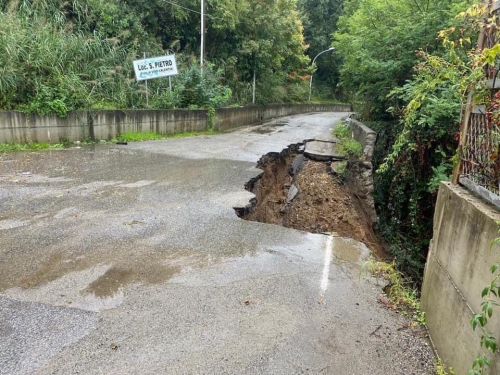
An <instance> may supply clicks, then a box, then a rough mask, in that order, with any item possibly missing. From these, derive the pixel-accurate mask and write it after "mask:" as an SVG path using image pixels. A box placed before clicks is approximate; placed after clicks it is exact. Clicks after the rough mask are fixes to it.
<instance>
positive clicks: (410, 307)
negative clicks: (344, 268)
mask: <svg viewBox="0 0 500 375" xmlns="http://www.w3.org/2000/svg"><path fill="white" fill-rule="evenodd" d="M361 272H369V273H370V274H372V275H373V276H375V277H376V278H383V279H384V280H386V281H387V282H388V284H387V286H386V287H384V292H385V293H386V294H387V297H388V298H389V300H390V301H391V302H392V304H393V305H394V307H395V308H396V309H398V310H399V311H401V312H402V313H403V314H404V315H406V316H408V317H410V318H412V320H413V322H414V324H415V325H425V313H424V312H423V311H422V310H421V309H420V301H419V299H418V292H417V289H415V288H414V287H413V286H412V283H411V281H408V280H406V279H405V277H404V275H403V274H402V273H401V272H400V271H398V270H397V268H396V262H395V261H392V262H391V263H387V262H381V261H377V260H374V259H370V260H367V261H366V262H364V263H363V265H362V266H361Z"/></svg>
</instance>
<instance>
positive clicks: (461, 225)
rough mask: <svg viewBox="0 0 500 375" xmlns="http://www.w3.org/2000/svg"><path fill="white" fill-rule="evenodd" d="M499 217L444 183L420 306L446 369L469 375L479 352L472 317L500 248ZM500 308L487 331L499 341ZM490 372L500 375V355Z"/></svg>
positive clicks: (494, 358) (468, 194) (481, 203)
mask: <svg viewBox="0 0 500 375" xmlns="http://www.w3.org/2000/svg"><path fill="white" fill-rule="evenodd" d="M498 220H500V213H499V212H498V210H497V209H496V208H495V207H493V206H492V205H490V204H488V203H486V202H485V201H483V200H482V199H480V198H478V197H476V196H474V195H473V194H471V193H470V192H468V191H467V190H466V189H464V188H462V187H460V186H455V185H452V184H449V183H441V185H440V187H439V193H438V198H437V203H436V210H435V213H434V234H433V239H432V241H431V244H430V249H429V254H428V257H427V263H426V266H425V272H424V283H423V287H422V300H421V303H422V308H423V310H424V311H425V314H426V321H427V326H428V329H429V333H430V336H431V339H432V342H433V344H434V346H435V348H436V350H437V352H438V354H439V356H440V357H441V358H442V360H443V362H444V363H445V364H446V365H447V366H453V367H454V369H455V372H456V373H457V374H466V373H467V371H468V370H470V368H471V365H472V361H473V360H474V359H475V358H476V357H477V356H478V354H479V353H480V352H481V351H480V345H479V340H480V329H481V328H476V330H477V332H474V331H473V330H472V328H471V326H470V323H469V322H470V319H471V318H472V317H473V315H474V313H478V312H480V310H481V308H480V305H481V302H482V301H483V299H482V298H481V291H482V290H483V289H484V288H485V287H486V286H487V285H489V284H490V283H491V281H492V274H491V272H490V271H489V268H490V266H491V265H493V264H494V263H496V261H497V258H498V257H499V256H500V248H499V247H498V246H496V245H495V246H494V247H493V248H491V249H490V243H491V241H492V240H493V239H494V238H497V237H498V236H499V234H498V225H497V223H496V221H498ZM499 315H500V310H499V309H496V312H495V314H494V316H493V318H492V319H491V320H490V322H489V323H488V330H489V331H491V332H494V333H495V336H496V337H497V339H498V338H499V337H500V319H499ZM488 371H490V372H488V373H489V374H492V375H493V374H500V355H498V353H497V354H496V355H495V356H494V357H493V360H492V367H491V368H490V369H489V370H488Z"/></svg>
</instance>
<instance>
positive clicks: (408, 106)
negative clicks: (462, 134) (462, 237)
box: [334, 0, 497, 284]
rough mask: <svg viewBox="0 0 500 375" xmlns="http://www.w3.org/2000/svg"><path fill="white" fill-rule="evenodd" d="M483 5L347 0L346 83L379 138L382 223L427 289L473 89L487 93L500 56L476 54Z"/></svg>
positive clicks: (337, 41)
mask: <svg viewBox="0 0 500 375" xmlns="http://www.w3.org/2000/svg"><path fill="white" fill-rule="evenodd" d="M473 3H475V1H461V0H452V1H446V2H442V1H437V0H436V1H432V0H431V1H420V0H416V1H412V2H400V1H397V0H387V1H385V0H384V1H382V0H366V1H362V2H360V1H356V0H346V1H345V2H344V13H343V14H342V16H341V17H340V18H339V21H338V26H339V29H338V31H337V32H335V34H334V45H335V46H336V47H337V50H338V54H339V55H341V56H342V58H343V65H342V66H341V69H340V85H341V86H342V88H343V90H344V91H345V94H346V95H349V96H350V97H351V98H352V100H353V101H354V102H355V103H356V105H357V107H358V110H359V112H360V113H361V114H362V116H363V121H365V122H366V123H368V124H369V126H371V127H372V128H373V129H374V130H375V131H377V133H378V136H379V139H378V144H377V149H376V150H375V156H374V161H373V162H374V165H375V167H376V168H377V169H378V171H377V174H376V176H375V192H374V195H375V196H374V198H375V202H376V209H377V213H378V215H379V218H380V226H379V227H380V230H381V232H382V234H383V235H384V237H385V238H386V240H387V241H388V242H389V244H390V248H391V252H392V254H393V255H394V256H395V257H396V260H397V265H398V268H399V269H401V270H403V271H404V272H405V273H406V274H407V275H408V276H410V277H411V278H412V279H413V280H414V281H415V282H416V283H417V284H418V283H419V282H420V280H421V277H422V273H423V272H422V271H423V264H424V262H425V259H426V256H427V251H428V246H429V241H430V238H431V236H432V225H433V224H432V219H433V214H434V202H435V199H436V194H437V187H438V183H439V180H442V179H445V180H446V179H448V176H449V175H450V173H451V171H452V167H453V159H454V156H455V153H456V148H457V142H456V140H457V138H456V134H457V132H458V130H459V122H460V113H461V109H462V105H463V103H464V100H465V99H466V92H467V91H468V89H470V88H471V87H475V89H476V92H478V93H481V90H480V87H478V86H479V82H480V81H481V80H482V78H483V77H484V69H483V67H484V65H485V61H486V59H487V58H488V59H490V60H491V58H493V59H494V56H495V55H496V53H497V52H496V51H491V52H490V54H489V56H486V55H483V54H475V53H474V51H473V47H474V45H475V42H476V40H477V34H478V30H479V26H480V25H481V22H480V17H481V16H482V11H484V9H482V7H479V6H473V7H471V4H473ZM469 8H470V9H469ZM467 9H469V10H467Z"/></svg>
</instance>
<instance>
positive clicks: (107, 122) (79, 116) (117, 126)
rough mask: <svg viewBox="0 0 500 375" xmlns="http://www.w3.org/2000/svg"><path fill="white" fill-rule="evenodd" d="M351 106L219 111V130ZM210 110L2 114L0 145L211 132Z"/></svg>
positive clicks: (217, 126) (250, 108)
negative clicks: (208, 128)
mask: <svg viewBox="0 0 500 375" xmlns="http://www.w3.org/2000/svg"><path fill="white" fill-rule="evenodd" d="M350 110H351V107H350V105H321V104H320V105H308V104H304V105H270V106H263V107H257V106H255V107H241V108H221V109H217V110H216V118H217V120H216V123H215V129H217V130H228V129H232V128H235V127H239V126H245V125H253V124H259V123H262V122H263V121H266V120H269V119H271V118H276V117H281V116H289V115H293V114H299V113H307V112H325V111H332V112H348V111H350ZM207 119H208V117H207V110H204V109H200V110H182V109H181V110H105V111H104V110H103V111H88V112H87V111H73V112H70V113H68V116H67V117H66V118H60V117H57V116H38V115H26V114H24V113H22V112H17V111H0V143H30V142H49V143H57V142H63V141H69V142H72V141H82V140H86V139H94V140H101V139H104V140H109V139H111V138H114V137H116V136H117V135H118V134H122V133H125V132H129V131H130V132H146V131H154V132H156V133H159V134H171V133H179V132H187V131H203V130H206V129H207V126H208V122H207Z"/></svg>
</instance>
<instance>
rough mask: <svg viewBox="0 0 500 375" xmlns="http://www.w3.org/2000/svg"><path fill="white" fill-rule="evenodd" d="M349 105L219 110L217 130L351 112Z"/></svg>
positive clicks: (308, 105) (271, 106) (268, 106)
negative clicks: (289, 118) (312, 114)
mask: <svg viewBox="0 0 500 375" xmlns="http://www.w3.org/2000/svg"><path fill="white" fill-rule="evenodd" d="M350 111H351V106H350V105H349V104H274V105H267V106H251V107H236V108H219V109H217V110H216V111H215V116H216V118H217V121H216V124H215V128H216V129H217V130H228V129H233V128H236V127H239V126H246V125H254V124H262V123H263V122H265V121H268V120H270V119H273V118H278V117H284V116H292V115H296V114H300V113H310V112H350Z"/></svg>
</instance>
